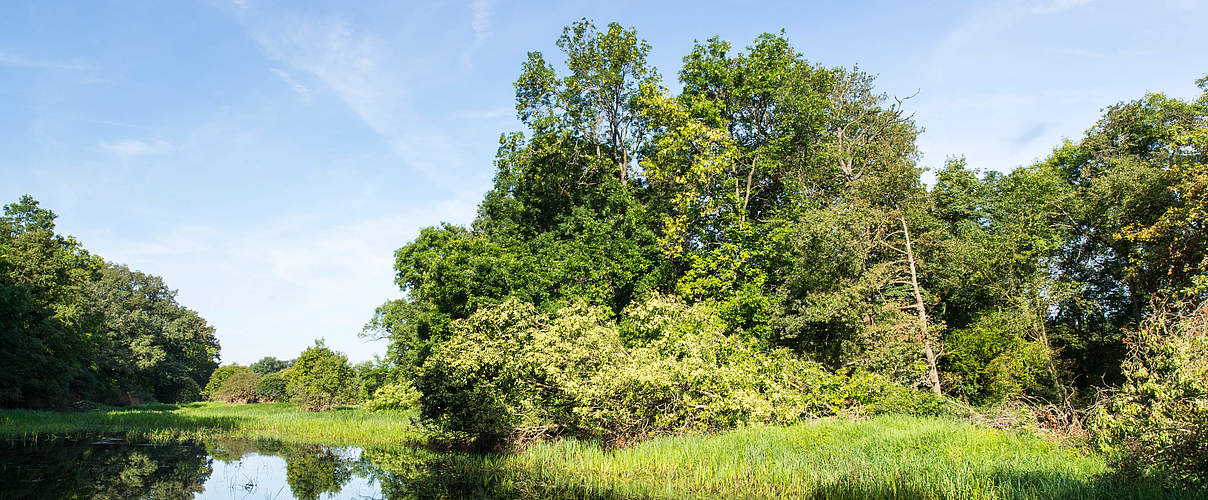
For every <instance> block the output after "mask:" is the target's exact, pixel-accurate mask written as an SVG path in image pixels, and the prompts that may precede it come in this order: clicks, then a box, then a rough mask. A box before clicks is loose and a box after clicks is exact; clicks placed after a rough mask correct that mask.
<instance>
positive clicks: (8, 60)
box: [0, 51, 91, 71]
mask: <svg viewBox="0 0 1208 500" xmlns="http://www.w3.org/2000/svg"><path fill="white" fill-rule="evenodd" d="M0 66H12V67H16V68H31V69H49V70H63V71H85V70H88V69H90V68H91V66H89V65H88V64H87V63H84V62H82V61H77V60H70V61H54V60H47V59H30V58H26V57H22V56H20V55H17V54H13V53H12V52H4V51H0Z"/></svg>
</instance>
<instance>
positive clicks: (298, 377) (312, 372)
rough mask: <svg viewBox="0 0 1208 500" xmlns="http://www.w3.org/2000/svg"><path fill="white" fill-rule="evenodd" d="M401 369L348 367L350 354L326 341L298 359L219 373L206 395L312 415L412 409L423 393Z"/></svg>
mask: <svg viewBox="0 0 1208 500" xmlns="http://www.w3.org/2000/svg"><path fill="white" fill-rule="evenodd" d="M398 376H399V371H398V370H397V369H396V368H395V367H394V366H393V365H392V364H390V363H389V362H386V361H382V360H380V359H374V360H372V361H365V362H362V363H358V364H356V365H352V364H349V362H348V356H345V355H344V354H343V353H340V352H337V351H333V350H331V349H330V348H328V347H327V345H326V344H325V343H324V342H323V341H322V340H317V341H315V344H314V345H313V346H311V347H308V348H306V349H305V350H303V351H302V353H301V354H299V355H298V357H297V358H296V359H291V360H279V359H277V358H274V357H272V356H265V357H264V358H261V359H260V360H259V361H257V362H255V363H252V364H251V365H249V366H242V365H239V364H230V365H223V366H220V367H218V369H216V370H214V373H213V374H212V375H211V376H210V380H209V382H207V383H206V386H205V389H203V390H202V396H203V397H204V398H206V399H209V400H212V401H219V402H223V403H227V404H246V403H279V402H287V401H288V402H293V403H296V404H297V405H298V406H299V407H300V408H302V409H303V410H307V411H322V410H330V409H333V408H336V407H338V406H341V405H349V404H359V405H361V407H362V408H364V409H366V410H369V411H383V410H409V409H412V408H414V407H415V400H416V398H417V397H418V395H417V394H416V393H415V390H414V389H413V388H412V387H411V386H410V385H409V384H407V383H405V381H403V380H399V379H398Z"/></svg>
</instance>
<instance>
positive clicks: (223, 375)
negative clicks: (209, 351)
mask: <svg viewBox="0 0 1208 500" xmlns="http://www.w3.org/2000/svg"><path fill="white" fill-rule="evenodd" d="M242 372H251V370H249V369H248V367H246V366H240V365H234V364H232V365H223V366H219V367H218V368H216V369H215V370H214V372H213V373H211V374H210V381H209V382H207V383H206V387H205V389H202V390H201V395H202V397H204V398H206V399H214V395H215V394H216V393H217V392H218V389H219V388H221V387H222V384H223V383H224V382H226V381H227V379H229V378H231V377H232V376H234V375H235V374H236V373H242Z"/></svg>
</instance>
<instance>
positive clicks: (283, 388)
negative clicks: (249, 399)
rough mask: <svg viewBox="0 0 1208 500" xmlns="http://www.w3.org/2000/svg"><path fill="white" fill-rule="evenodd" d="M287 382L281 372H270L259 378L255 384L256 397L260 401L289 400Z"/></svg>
mask: <svg viewBox="0 0 1208 500" xmlns="http://www.w3.org/2000/svg"><path fill="white" fill-rule="evenodd" d="M288 386H289V382H288V381H286V380H285V377H282V376H281V372H272V373H269V374H268V375H265V376H264V377H261V378H260V383H259V384H256V395H257V396H258V398H259V399H260V400H261V401H273V402H277V401H285V400H287V399H289V388H288Z"/></svg>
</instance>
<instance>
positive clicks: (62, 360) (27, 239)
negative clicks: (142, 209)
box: [0, 195, 218, 407]
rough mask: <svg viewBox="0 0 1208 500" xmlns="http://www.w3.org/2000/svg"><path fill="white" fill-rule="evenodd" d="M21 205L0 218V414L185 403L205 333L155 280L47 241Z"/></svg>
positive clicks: (76, 247)
mask: <svg viewBox="0 0 1208 500" xmlns="http://www.w3.org/2000/svg"><path fill="white" fill-rule="evenodd" d="M55 217H56V216H55V214H54V212H51V211H50V210H46V209H44V208H41V207H40V206H39V204H38V202H37V201H36V200H34V199H33V198H32V197H30V196H28V195H27V196H23V197H21V199H20V200H19V201H18V202H17V203H12V204H9V205H6V206H5V208H4V216H3V217H0V364H3V365H4V366H6V367H8V368H6V369H5V370H3V372H2V373H0V387H2V388H0V406H17V407H62V406H66V405H67V404H68V403H70V402H76V401H79V400H94V401H101V402H109V403H125V404H129V403H131V402H137V401H138V400H141V399H144V398H147V399H150V398H154V399H158V400H160V401H167V402H176V401H187V400H190V399H195V398H196V397H197V394H196V393H197V387H198V386H199V385H201V384H203V383H205V381H206V380H207V379H208V378H209V376H210V372H211V371H212V370H213V369H214V367H215V366H217V362H216V361H217V358H218V342H217V340H216V339H215V337H214V329H213V327H211V326H209V325H208V324H207V323H206V321H205V320H204V319H202V318H201V317H200V316H199V315H198V314H197V313H196V312H194V311H191V310H189V309H187V308H185V307H184V306H182V305H181V304H179V303H177V302H176V298H175V296H176V292H175V291H174V290H171V289H169V288H168V287H167V285H166V284H164V282H163V280H162V279H161V278H159V277H158V276H153V275H148V274H144V273H141V272H138V271H134V270H131V269H129V268H127V267H125V266H121V265H117V264H113V263H107V262H105V261H104V260H103V259H101V258H100V257H98V256H95V255H92V254H90V253H89V252H88V251H86V250H85V249H84V248H83V247H82V246H81V245H80V243H79V242H78V241H76V240H75V239H74V238H72V237H70V236H63V235H59V234H56V233H55V226H54V220H55Z"/></svg>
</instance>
